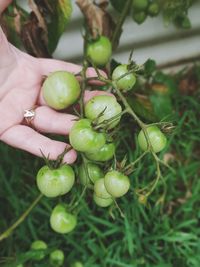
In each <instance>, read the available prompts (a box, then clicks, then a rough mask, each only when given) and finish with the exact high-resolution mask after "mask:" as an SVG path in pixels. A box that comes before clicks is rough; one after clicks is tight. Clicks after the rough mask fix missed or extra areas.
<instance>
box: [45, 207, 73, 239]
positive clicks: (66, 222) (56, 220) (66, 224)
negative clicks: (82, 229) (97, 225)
mask: <svg viewBox="0 0 200 267" xmlns="http://www.w3.org/2000/svg"><path fill="white" fill-rule="evenodd" d="M50 225H51V228H52V229H53V230H54V231H55V232H57V233H59V234H67V233H69V232H71V231H72V230H74V228H75V227H76V225H77V218H76V216H74V215H73V214H71V213H69V212H67V211H66V208H65V206H64V205H63V204H58V205H57V206H55V208H54V209H53V211H52V213H51V217H50Z"/></svg>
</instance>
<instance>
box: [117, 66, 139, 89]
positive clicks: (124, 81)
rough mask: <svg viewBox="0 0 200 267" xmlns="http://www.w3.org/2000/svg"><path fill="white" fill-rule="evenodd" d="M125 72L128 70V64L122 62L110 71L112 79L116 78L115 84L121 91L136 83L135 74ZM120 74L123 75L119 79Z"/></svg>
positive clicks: (130, 87)
mask: <svg viewBox="0 0 200 267" xmlns="http://www.w3.org/2000/svg"><path fill="white" fill-rule="evenodd" d="M127 72H128V65H126V64H122V65H119V66H117V67H116V68H115V69H114V71H113V73H112V79H113V80H117V81H116V83H117V86H118V87H119V89H121V90H122V91H129V90H131V89H132V88H133V86H134V85H135V83H136V76H135V75H134V74H133V73H129V74H127V75H125V74H126V73H127ZM122 75H125V76H124V77H122V78H121V79H119V78H120V77H121V76H122Z"/></svg>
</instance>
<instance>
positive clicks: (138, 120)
mask: <svg viewBox="0 0 200 267" xmlns="http://www.w3.org/2000/svg"><path fill="white" fill-rule="evenodd" d="M112 84H113V87H114V89H115V91H116V93H117V95H118V96H119V97H120V99H121V101H122V102H123V104H124V106H125V109H126V111H127V113H129V114H130V115H131V116H132V117H133V118H134V119H135V121H136V122H137V123H138V124H139V126H140V127H141V128H142V129H143V130H144V129H145V127H146V124H145V123H144V122H142V121H141V120H140V118H139V117H138V116H137V115H136V114H135V112H134V111H133V110H132V108H131V107H130V105H129V103H128V101H127V100H126V98H125V97H124V96H123V94H122V93H121V92H120V90H119V89H118V88H117V85H116V83H115V82H113V83H112Z"/></svg>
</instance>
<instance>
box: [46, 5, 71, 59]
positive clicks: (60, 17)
mask: <svg viewBox="0 0 200 267" xmlns="http://www.w3.org/2000/svg"><path fill="white" fill-rule="evenodd" d="M48 3H49V5H50V6H51V10H52V11H53V12H52V13H51V14H50V23H48V37H49V44H48V50H49V52H50V54H51V53H52V52H53V51H54V50H55V48H56V46H57V44H58V40H59V38H60V36H61V35H62V34H63V32H64V31H65V28H66V26H67V24H68V22H69V20H70V17H71V14H72V4H71V0H58V1H51V0H48Z"/></svg>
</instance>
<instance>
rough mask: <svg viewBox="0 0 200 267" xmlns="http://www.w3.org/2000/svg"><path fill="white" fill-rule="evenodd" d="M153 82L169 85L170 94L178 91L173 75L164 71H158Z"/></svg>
mask: <svg viewBox="0 0 200 267" xmlns="http://www.w3.org/2000/svg"><path fill="white" fill-rule="evenodd" d="M153 82H154V83H160V84H164V85H165V86H166V87H167V89H168V93H169V94H174V93H175V92H176V91H177V85H176V83H175V81H174V79H173V77H171V76H169V75H167V74H164V73H163V72H160V71H159V72H157V73H156V74H155V76H154V79H153Z"/></svg>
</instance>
